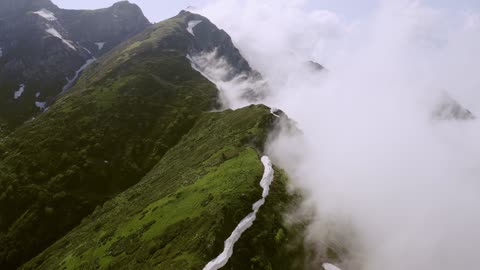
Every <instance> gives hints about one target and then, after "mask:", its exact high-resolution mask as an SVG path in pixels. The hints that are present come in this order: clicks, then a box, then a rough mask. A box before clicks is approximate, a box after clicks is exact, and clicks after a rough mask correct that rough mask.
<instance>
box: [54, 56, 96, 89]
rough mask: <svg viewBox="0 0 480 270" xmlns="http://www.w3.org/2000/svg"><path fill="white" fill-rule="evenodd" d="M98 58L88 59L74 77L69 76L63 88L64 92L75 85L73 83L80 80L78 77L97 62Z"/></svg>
mask: <svg viewBox="0 0 480 270" xmlns="http://www.w3.org/2000/svg"><path fill="white" fill-rule="evenodd" d="M95 60H96V58H95V57H94V58H92V59H88V60H87V62H85V64H84V65H83V66H81V67H80V68H79V69H78V70H77V71H76V72H75V75H74V76H73V78H72V79H69V78H67V84H65V86H64V87H63V89H62V93H61V94H63V93H65V92H66V91H67V90H68V89H70V87H72V86H73V84H74V83H75V82H76V81H77V80H78V77H80V74H82V72H83V71H84V70H85V69H86V68H87V67H88V66H90V65H91V64H92V63H93V62H95Z"/></svg>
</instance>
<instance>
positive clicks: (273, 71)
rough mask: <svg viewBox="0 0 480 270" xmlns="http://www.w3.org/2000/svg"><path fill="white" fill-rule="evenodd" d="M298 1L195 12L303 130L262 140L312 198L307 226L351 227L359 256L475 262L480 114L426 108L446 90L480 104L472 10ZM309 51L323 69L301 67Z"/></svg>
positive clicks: (423, 265)
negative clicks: (333, 7) (319, 7)
mask: <svg viewBox="0 0 480 270" xmlns="http://www.w3.org/2000/svg"><path fill="white" fill-rule="evenodd" d="M308 4H309V3H308V2H305V1H293V2H292V1H286V0H280V1H262V2H260V1H251V0H247V1H236V0H227V1H214V2H212V4H211V5H210V6H208V7H207V8H205V9H204V10H202V13H203V14H205V15H207V16H208V17H209V18H211V19H212V20H213V22H214V23H216V24H217V25H219V26H220V27H222V28H224V29H225V30H226V31H227V32H229V33H230V34H231V35H232V37H233V40H234V41H235V43H236V45H237V46H238V47H239V48H240V50H241V52H242V53H243V54H244V55H245V56H246V58H247V59H248V60H249V62H250V63H251V64H252V66H254V67H255V68H257V69H258V70H259V71H260V72H262V73H263V74H264V76H265V78H266V79H267V80H268V81H269V83H270V85H271V89H272V95H271V96H270V97H268V98H267V99H265V100H264V102H265V103H267V104H268V105H271V106H274V107H277V108H280V109H282V110H284V111H285V112H286V113H287V114H288V115H289V116H290V117H291V118H293V119H294V120H295V121H297V122H298V125H299V127H300V128H301V129H302V131H303V136H302V137H294V138H292V137H291V136H286V135H285V136H281V137H280V138H279V139H278V140H275V141H273V142H272V144H271V145H270V154H271V155H272V157H273V158H274V159H275V161H276V162H277V163H278V164H280V165H281V166H282V167H284V168H285V169H286V170H287V171H288V172H289V174H290V175H291V176H292V180H293V181H294V182H295V183H296V184H297V185H299V186H301V187H303V188H304V189H305V190H307V191H308V195H309V196H308V199H309V200H310V202H313V203H314V205H315V207H316V209H317V210H318V220H316V222H314V224H313V226H312V228H311V232H310V233H311V234H310V236H311V239H312V240H315V241H318V243H322V242H321V241H322V240H325V239H324V238H323V237H324V236H325V235H326V234H325V233H323V232H322V230H325V226H324V225H325V224H327V223H330V222H334V224H341V225H344V226H347V227H350V228H351V229H352V230H353V231H354V235H356V237H355V241H354V243H349V244H352V245H351V246H350V248H353V249H355V250H354V251H357V252H354V253H353V254H354V255H355V256H353V257H351V258H350V259H352V261H354V262H355V263H356V265H355V266H356V268H355V269H368V270H380V269H382V270H384V269H390V270H396V269H404V268H408V269H413V270H416V269H418V270H420V269H436V270H444V269H445V270H446V269H452V268H453V269H476V268H478V267H477V263H478V259H477V255H476V253H477V250H478V247H477V244H476V243H478V242H480V229H479V228H480V211H479V210H478V205H480V196H479V195H480V194H479V190H480V184H479V182H478V176H479V175H480V165H479V163H478V160H480V144H478V142H477V141H478V139H477V138H478V137H479V136H480V126H479V122H478V120H475V121H464V122H460V121H458V122H456V121H445V122H442V121H432V119H431V114H432V111H433V110H434V108H435V107H436V106H437V105H438V100H439V97H440V96H441V95H442V94H443V93H444V92H448V93H449V95H450V96H452V97H453V98H454V99H456V100H457V101H459V102H460V103H461V104H463V105H464V106H466V107H467V108H468V109H470V110H471V111H472V112H473V113H474V114H476V115H477V116H479V115H480V96H479V90H478V89H479V88H480V78H479V77H478V75H477V73H478V70H480V59H479V58H480V56H479V55H478V53H477V50H478V48H479V45H480V44H479V42H480V35H479V32H478V31H477V30H476V29H475V27H473V28H472V27H465V25H469V20H470V21H471V18H466V17H465V16H458V14H453V13H450V12H449V11H448V10H439V9H436V8H433V7H431V6H426V5H424V4H422V3H421V2H420V1H402V0H398V1H384V3H383V4H382V5H380V6H379V7H378V9H377V10H376V11H375V12H374V13H373V14H372V15H371V16H369V17H368V18H365V19H362V21H346V20H345V19H344V18H343V17H342V16H340V15H337V14H335V13H332V12H330V11H315V10H308V9H307V8H306V7H307V6H308ZM232 18H235V19H234V20H232ZM465 21H467V23H465ZM470 24H471V23H470ZM312 59H313V60H316V61H317V62H319V63H321V64H324V65H325V66H326V67H327V68H328V70H329V72H328V73H323V75H319V73H318V72H312V71H309V70H307V69H303V68H302V65H303V63H304V61H307V60H312ZM339 227H341V228H344V227H343V226H339ZM349 233H350V232H349ZM344 264H345V265H339V266H340V267H341V268H343V269H349V268H352V267H353V266H352V265H348V262H344ZM344 266H348V267H344Z"/></svg>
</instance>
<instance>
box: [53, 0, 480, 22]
mask: <svg viewBox="0 0 480 270" xmlns="http://www.w3.org/2000/svg"><path fill="white" fill-rule="evenodd" d="M258 1H261V0H258ZM379 1H382V0H311V1H306V2H308V3H309V4H308V6H309V8H312V9H328V10H331V11H334V12H336V13H338V14H339V15H342V16H345V17H347V18H350V19H355V18H359V17H360V18H361V17H363V16H365V15H366V14H368V13H369V11H371V10H372V9H373V8H374V7H375V6H376V4H377V3H378V2H379ZM383 1H385V0H383ZM53 2H54V3H55V4H57V5H58V6H59V7H61V8H68V9H96V8H103V7H108V6H111V5H112V4H113V3H115V2H117V0H82V1H74V0H53ZM130 2H133V3H136V4H137V5H139V6H140V7H141V8H142V10H143V12H144V13H145V15H146V16H147V17H148V19H149V20H150V21H152V22H159V21H161V20H164V19H166V18H169V17H172V16H175V15H176V14H177V13H178V12H179V11H180V10H182V9H185V8H186V7H188V6H196V7H201V6H203V5H205V4H206V3H207V2H208V0H174V1H172V0H130ZM424 2H427V3H429V4H430V5H433V6H435V7H440V8H447V9H455V10H456V11H459V12H463V11H472V10H477V11H478V10H480V0H424Z"/></svg>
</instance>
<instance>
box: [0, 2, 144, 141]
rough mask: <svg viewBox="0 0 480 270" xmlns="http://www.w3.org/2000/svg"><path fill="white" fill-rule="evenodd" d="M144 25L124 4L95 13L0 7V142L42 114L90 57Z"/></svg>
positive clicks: (49, 6) (29, 5)
mask: <svg viewBox="0 0 480 270" xmlns="http://www.w3.org/2000/svg"><path fill="white" fill-rule="evenodd" d="M149 24H150V23H149V22H148V20H147V19H146V18H145V16H143V13H142V11H141V10H140V8H139V7H138V6H136V5H134V4H130V3H128V2H126V1H125V2H119V3H117V4H115V5H113V6H112V7H110V8H106V9H100V10H64V9H60V8H58V7H57V6H55V5H54V4H53V3H51V2H50V0H2V1H0V137H1V136H2V133H3V135H6V134H7V133H8V132H10V131H11V130H12V129H14V128H15V127H17V126H19V125H20V124H21V123H23V122H24V121H25V120H28V119H30V118H31V117H32V116H34V115H36V114H38V113H39V112H41V111H43V110H45V109H46V107H47V106H49V105H50V104H51V103H52V102H53V100H54V99H55V97H56V96H57V95H58V94H60V93H61V92H62V91H63V90H67V89H68V88H69V87H71V86H72V85H73V83H74V81H75V80H76V78H78V75H79V73H80V72H81V70H82V69H83V68H84V67H86V66H87V65H88V64H89V63H91V62H92V61H93V60H94V59H95V57H98V56H100V55H102V54H104V53H106V52H108V51H109V50H110V49H112V48H113V47H115V46H117V45H118V44H120V43H121V42H123V41H125V40H126V39H128V38H130V37H132V36H133V35H135V34H137V33H139V32H141V31H143V30H144V29H145V28H146V27H148V25H149Z"/></svg>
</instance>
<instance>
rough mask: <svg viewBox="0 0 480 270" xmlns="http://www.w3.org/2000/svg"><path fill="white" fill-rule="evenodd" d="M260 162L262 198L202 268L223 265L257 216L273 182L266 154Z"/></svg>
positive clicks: (205, 269) (213, 268)
mask: <svg viewBox="0 0 480 270" xmlns="http://www.w3.org/2000/svg"><path fill="white" fill-rule="evenodd" d="M262 163H263V166H264V167H265V171H264V172H263V177H262V180H261V181H260V186H261V187H262V188H263V193H262V199H260V200H259V201H257V202H256V203H254V204H253V207H252V210H253V212H251V213H250V214H248V216H247V217H245V218H244V219H243V220H242V221H240V223H239V224H238V226H237V227H236V228H235V230H234V231H233V232H232V234H231V235H230V237H229V238H228V239H227V240H226V241H225V247H224V249H223V252H222V253H221V254H220V255H218V257H216V258H215V259H213V260H212V261H210V262H209V263H208V264H207V265H206V266H205V267H204V268H203V270H218V269H220V268H222V267H224V266H225V265H226V264H227V262H228V260H229V259H230V257H231V256H232V254H233V246H234V245H235V243H236V242H237V241H238V239H240V237H241V236H242V234H243V233H244V232H245V231H246V230H247V229H248V228H250V227H251V226H252V225H253V222H254V221H255V219H256V218H257V213H258V210H260V207H262V205H263V204H264V203H265V199H266V198H267V196H268V194H269V193H270V185H271V184H272V182H273V174H274V171H273V167H272V162H271V161H270V158H269V157H267V156H264V157H262ZM329 270H333V269H329Z"/></svg>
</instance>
